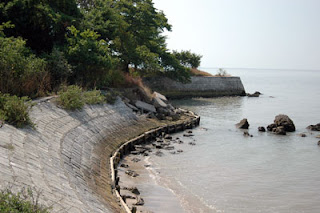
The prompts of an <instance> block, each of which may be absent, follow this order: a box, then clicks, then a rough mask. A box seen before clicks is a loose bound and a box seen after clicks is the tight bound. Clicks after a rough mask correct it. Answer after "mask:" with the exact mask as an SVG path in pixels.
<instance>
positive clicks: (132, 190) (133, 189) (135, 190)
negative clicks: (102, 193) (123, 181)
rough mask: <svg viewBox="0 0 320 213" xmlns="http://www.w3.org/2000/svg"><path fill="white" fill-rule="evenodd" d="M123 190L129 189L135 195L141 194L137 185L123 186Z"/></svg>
mask: <svg viewBox="0 0 320 213" xmlns="http://www.w3.org/2000/svg"><path fill="white" fill-rule="evenodd" d="M123 190H128V191H130V192H132V193H133V194H135V195H140V192H139V190H138V189H137V187H130V188H127V187H123ZM133 199H134V197H133Z"/></svg>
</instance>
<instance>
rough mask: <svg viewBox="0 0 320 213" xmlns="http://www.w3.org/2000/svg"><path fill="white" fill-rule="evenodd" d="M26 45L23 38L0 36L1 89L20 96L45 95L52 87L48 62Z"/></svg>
mask: <svg viewBox="0 0 320 213" xmlns="http://www.w3.org/2000/svg"><path fill="white" fill-rule="evenodd" d="M25 45H26V42H25V41H24V40H23V39H21V38H13V37H10V38H6V37H2V36H0V91H1V92H3V93H9V94H11V95H18V96H24V95H28V96H30V97H32V96H38V95H39V94H42V95H43V93H44V92H45V91H46V90H47V89H49V87H50V75H49V73H48V72H47V71H46V62H45V60H43V59H40V58H37V57H36V56H35V55H33V54H31V51H30V49H29V48H27V47H26V46H25Z"/></svg>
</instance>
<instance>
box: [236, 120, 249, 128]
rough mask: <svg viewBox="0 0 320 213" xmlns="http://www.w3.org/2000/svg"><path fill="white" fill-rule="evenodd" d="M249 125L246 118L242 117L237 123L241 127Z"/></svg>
mask: <svg viewBox="0 0 320 213" xmlns="http://www.w3.org/2000/svg"><path fill="white" fill-rule="evenodd" d="M249 126H250V125H249V122H248V120H247V119H246V118H244V119H242V120H241V121H240V122H239V123H237V124H236V127H237V128H239V129H248V128H249Z"/></svg>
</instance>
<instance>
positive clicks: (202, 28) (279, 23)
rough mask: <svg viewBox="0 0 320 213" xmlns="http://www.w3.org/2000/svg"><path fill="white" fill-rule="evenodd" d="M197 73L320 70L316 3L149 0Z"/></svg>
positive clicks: (319, 12)
mask: <svg viewBox="0 0 320 213" xmlns="http://www.w3.org/2000/svg"><path fill="white" fill-rule="evenodd" d="M153 2H154V3H155V7H156V8H158V9H160V10H163V11H164V13H165V14H166V16H167V18H168V19H169V23H170V24H171V25H172V26H173V28H172V32H169V33H167V35H168V47H169V49H174V50H192V51H193V52H196V53H199V54H201V55H203V58H202V63H201V67H223V68H275V69H292V68H293V69H317V70H320V0H153Z"/></svg>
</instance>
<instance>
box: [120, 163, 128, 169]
mask: <svg viewBox="0 0 320 213" xmlns="http://www.w3.org/2000/svg"><path fill="white" fill-rule="evenodd" d="M120 167H123V168H129V165H128V164H124V163H122V164H121V165H120Z"/></svg>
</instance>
